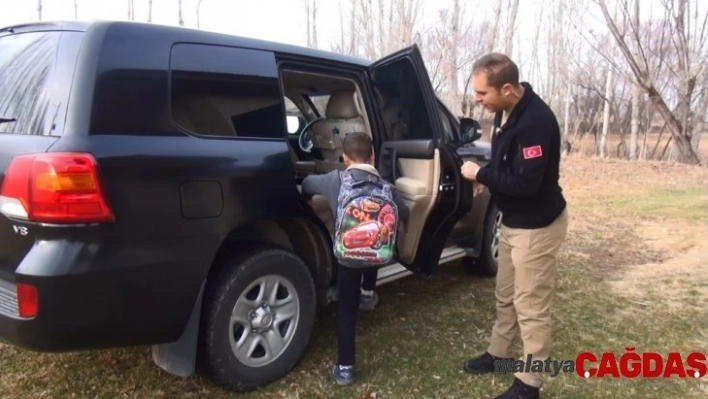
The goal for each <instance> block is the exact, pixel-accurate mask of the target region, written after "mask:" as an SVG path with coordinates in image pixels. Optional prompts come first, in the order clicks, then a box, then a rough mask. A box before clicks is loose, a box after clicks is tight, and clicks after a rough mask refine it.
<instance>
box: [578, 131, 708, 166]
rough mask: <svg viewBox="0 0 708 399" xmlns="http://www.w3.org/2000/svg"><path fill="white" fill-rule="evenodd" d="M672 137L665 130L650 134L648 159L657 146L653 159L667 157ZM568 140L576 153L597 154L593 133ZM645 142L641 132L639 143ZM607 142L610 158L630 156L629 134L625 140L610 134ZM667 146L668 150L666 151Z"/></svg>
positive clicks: (704, 143)
mask: <svg viewBox="0 0 708 399" xmlns="http://www.w3.org/2000/svg"><path fill="white" fill-rule="evenodd" d="M670 137H671V134H670V133H669V132H668V131H666V132H664V134H662V135H661V136H659V134H658V133H651V134H649V136H648V137H647V154H648V155H647V159H649V157H650V156H651V155H652V152H654V148H655V146H656V151H655V152H654V154H653V155H654V158H652V159H653V160H662V159H667V158H668V156H669V153H670V152H671V147H672V144H670V143H669V138H670ZM702 138H703V139H702V140H701V141H700V143H699V145H698V156H699V158H701V159H703V160H708V138H706V135H704V136H703V137H702ZM568 140H569V141H571V142H572V143H573V153H574V154H577V155H584V156H593V155H595V154H596V150H595V148H596V143H595V136H593V135H591V134H586V135H584V136H583V137H580V135H579V134H578V135H577V136H576V137H573V135H572V134H571V135H570V136H569V137H568ZM643 142H644V135H643V134H640V135H639V139H638V143H637V145H638V146H639V147H640V148H641V146H642V145H643ZM657 142H658V146H657ZM667 143H669V146H668V147H666V145H667ZM606 144H607V145H606V151H607V156H608V158H619V159H626V158H627V157H628V154H629V152H628V146H629V134H627V135H626V137H625V141H624V142H623V141H622V137H621V136H620V135H619V134H608V135H607V143H606ZM665 148H666V152H665V153H664V149H665ZM662 153H663V154H664V158H661V156H662Z"/></svg>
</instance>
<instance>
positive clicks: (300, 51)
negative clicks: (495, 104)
mask: <svg viewBox="0 0 708 399" xmlns="http://www.w3.org/2000/svg"><path fill="white" fill-rule="evenodd" d="M99 26H100V27H103V28H104V29H110V28H115V27H117V28H124V29H125V28H127V29H131V28H134V29H138V30H140V31H141V32H144V33H146V34H151V35H153V34H154V35H166V36H169V35H174V36H176V37H177V36H179V40H180V41H184V40H185V37H188V38H189V39H190V40H194V41H195V42H202V43H210V44H221V45H231V46H237V47H247V48H256V49H261V50H267V51H273V52H276V53H286V54H293V55H299V56H306V57H313V58H319V59H323V60H328V61H334V62H340V63H347V64H353V65H357V66H361V67H365V66H369V65H370V64H371V63H372V61H371V60H367V59H364V58H359V57H353V56H349V55H345V54H340V53H336V52H332V51H326V50H320V49H314V48H310V47H304V46H297V45H292V44H286V43H278V42H274V41H268V40H261V39H254V38H248V37H244V36H235V35H229V34H225V33H217V32H211V31H205V30H199V29H192V28H185V27H179V26H170V25H160V24H155V23H144V22H134V21H40V22H31V23H26V24H17V25H11V26H6V27H0V36H2V35H4V34H7V33H17V32H21V31H25V32H26V31H40V30H67V31H81V32H89V31H91V30H92V28H94V27H99Z"/></svg>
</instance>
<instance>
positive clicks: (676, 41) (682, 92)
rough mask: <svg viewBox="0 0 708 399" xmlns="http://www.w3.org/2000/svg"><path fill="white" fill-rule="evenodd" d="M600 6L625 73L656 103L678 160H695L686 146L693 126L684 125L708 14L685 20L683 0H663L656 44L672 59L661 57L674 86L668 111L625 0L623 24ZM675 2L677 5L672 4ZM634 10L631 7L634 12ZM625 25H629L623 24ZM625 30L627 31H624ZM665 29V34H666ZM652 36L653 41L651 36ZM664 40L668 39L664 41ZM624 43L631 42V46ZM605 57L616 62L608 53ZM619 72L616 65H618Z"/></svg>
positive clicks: (702, 64) (702, 63)
mask: <svg viewBox="0 0 708 399" xmlns="http://www.w3.org/2000/svg"><path fill="white" fill-rule="evenodd" d="M596 1H597V2H598V4H599V6H600V9H601V10H602V14H603V17H604V19H605V21H606V22H607V25H608V27H609V29H610V32H611V33H612V36H613V37H614V39H615V41H616V44H617V46H618V47H619V50H620V51H621V53H622V55H623V57H624V60H625V61H626V62H627V64H628V66H629V68H630V70H631V75H630V76H629V77H630V78H631V79H632V80H633V81H635V83H636V84H638V85H639V86H640V87H641V88H642V90H643V91H644V92H645V93H646V94H647V96H648V97H649V99H650V101H651V102H652V103H653V104H654V105H655V106H656V108H657V111H658V112H659V113H660V114H661V116H662V117H663V118H664V120H665V121H666V123H667V127H668V128H669V130H670V132H671V137H672V139H673V141H674V143H675V144H674V145H675V148H676V150H677V151H675V152H676V154H675V155H676V156H677V160H678V161H679V162H684V163H689V164H697V163H699V162H700V161H699V159H698V156H697V155H696V152H695V151H694V149H693V148H692V146H691V136H692V131H693V129H692V127H691V125H690V124H689V117H690V108H691V103H692V99H693V94H694V90H695V87H696V80H697V78H698V76H700V75H701V74H702V73H703V72H704V70H705V69H706V56H705V43H706V38H707V37H708V31H707V30H706V27H707V23H708V15H703V16H701V17H700V18H699V17H698V15H697V13H696V14H695V15H694V19H693V20H691V19H690V12H689V10H688V8H689V6H688V0H676V1H675V2H674V1H671V0H662V1H663V4H664V7H665V15H664V18H663V20H662V22H661V24H662V27H663V31H664V35H666V36H669V37H668V38H667V37H666V36H663V35H662V36H661V43H660V44H664V43H666V44H667V46H669V47H670V50H671V53H672V55H673V57H672V58H674V59H675V61H676V62H675V63H674V62H666V61H667V60H664V61H662V63H665V64H664V65H665V66H666V67H667V68H668V69H669V70H670V71H671V74H670V77H669V79H670V81H671V83H673V84H672V86H673V87H675V88H676V89H675V91H676V98H677V103H678V104H677V106H676V107H675V108H674V109H671V107H670V106H669V104H668V102H667V98H670V97H669V95H667V93H666V92H663V93H662V91H661V90H660V88H659V86H658V84H659V83H661V82H659V81H658V79H657V74H656V73H655V71H654V70H652V69H651V66H652V65H651V63H650V62H649V56H648V53H647V51H646V49H647V47H648V43H646V42H645V41H644V40H642V36H641V34H640V30H639V28H640V27H638V26H636V24H635V23H634V22H636V19H634V20H635V21H632V19H633V18H630V17H629V16H630V15H631V14H632V10H631V8H630V6H629V5H628V1H627V0H622V1H620V8H621V12H622V14H623V15H624V17H625V18H624V20H623V22H624V24H623V25H625V26H622V24H620V22H618V20H619V18H615V17H613V16H611V15H610V12H609V11H608V9H607V4H606V2H605V0H596ZM674 3H677V4H674ZM635 11H636V10H635ZM626 26H628V29H626V28H625V27H626ZM627 30H629V32H627ZM666 32H668V34H666ZM654 40H656V39H654ZM664 40H668V41H667V42H664ZM628 42H631V43H632V45H631V46H630V44H629V43H628ZM607 59H608V61H610V62H613V63H614V62H615V61H614V60H612V58H611V57H607ZM617 69H618V70H621V68H619V67H617Z"/></svg>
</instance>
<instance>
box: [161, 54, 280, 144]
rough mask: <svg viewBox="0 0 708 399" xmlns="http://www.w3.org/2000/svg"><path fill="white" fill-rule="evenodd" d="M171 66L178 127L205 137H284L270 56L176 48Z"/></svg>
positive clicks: (172, 97)
mask: <svg viewBox="0 0 708 399" xmlns="http://www.w3.org/2000/svg"><path fill="white" fill-rule="evenodd" d="M170 65H171V102H172V116H173V118H174V120H175V122H176V123H177V124H178V125H179V126H180V127H181V128H183V129H185V130H187V131H188V132H191V133H194V134H198V135H207V136H232V137H277V138H282V137H285V135H286V134H287V129H286V126H285V113H284V105H283V97H282V94H281V93H280V86H279V84H278V75H277V68H276V65H275V57H274V55H273V54H272V53H270V52H267V51H259V50H250V49H241V48H233V47H224V46H211V45H199V44H177V45H175V46H174V47H173V48H172V56H171V62H170Z"/></svg>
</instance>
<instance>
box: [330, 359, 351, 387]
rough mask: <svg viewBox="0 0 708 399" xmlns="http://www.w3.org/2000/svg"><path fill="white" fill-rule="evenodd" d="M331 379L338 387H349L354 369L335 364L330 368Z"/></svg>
mask: <svg viewBox="0 0 708 399" xmlns="http://www.w3.org/2000/svg"><path fill="white" fill-rule="evenodd" d="M332 378H334V380H335V381H336V382H337V384H338V385H351V384H352V383H353V382H354V369H353V367H352V366H341V365H339V364H335V365H334V367H333V368H332Z"/></svg>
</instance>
